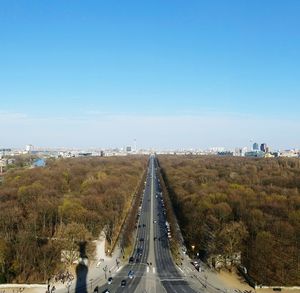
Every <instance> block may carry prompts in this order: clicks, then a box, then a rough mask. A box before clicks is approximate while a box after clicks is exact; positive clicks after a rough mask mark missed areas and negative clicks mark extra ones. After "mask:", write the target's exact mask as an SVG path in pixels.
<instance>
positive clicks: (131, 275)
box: [128, 270, 134, 279]
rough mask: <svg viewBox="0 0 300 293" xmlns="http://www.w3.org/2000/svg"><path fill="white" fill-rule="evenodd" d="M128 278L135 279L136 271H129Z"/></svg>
mask: <svg viewBox="0 0 300 293" xmlns="http://www.w3.org/2000/svg"><path fill="white" fill-rule="evenodd" d="M128 277H129V279H133V277H134V271H131V270H130V271H129V273H128Z"/></svg>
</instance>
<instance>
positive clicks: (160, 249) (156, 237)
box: [98, 156, 200, 293]
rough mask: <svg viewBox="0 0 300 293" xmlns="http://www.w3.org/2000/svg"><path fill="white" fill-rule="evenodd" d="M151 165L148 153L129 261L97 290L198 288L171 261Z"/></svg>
mask: <svg viewBox="0 0 300 293" xmlns="http://www.w3.org/2000/svg"><path fill="white" fill-rule="evenodd" d="M155 166H156V159H155V157H154V156H151V157H150V161H149V167H148V173H147V179H146V183H145V190H144V195H143V199H142V202H141V209H140V216H139V220H138V228H137V233H136V243H135V248H134V253H133V255H132V257H133V263H128V264H126V265H125V266H123V267H122V268H121V269H120V270H119V271H118V272H117V273H115V274H114V275H113V276H112V277H113V280H112V283H111V284H108V283H107V284H105V285H103V286H101V287H98V292H99V293H101V292H105V290H106V289H108V290H109V292H113V293H115V292H117V293H119V292H122V293H123V292H124V293H125V292H126V293H127V292H128V293H129V292H130V293H132V292H138V293H152V292H153V293H155V292H157V293H165V292H170V293H190V292H191V293H193V292H200V290H194V289H192V288H191V287H190V284H189V283H188V282H187V281H186V279H185V278H184V276H183V275H182V274H181V273H180V272H179V270H178V269H177V267H176V265H175V264H174V262H173V259H172V256H171V253H170V249H169V242H168V236H167V229H166V226H165V224H166V217H165V213H164V204H163V200H162V196H161V189H160V185H159V181H158V179H157V176H156V172H155ZM130 271H132V272H133V276H132V278H131V277H130V276H129V272H130ZM108 276H109V275H108ZM122 280H125V281H126V285H125V286H124V287H122V286H121V282H122Z"/></svg>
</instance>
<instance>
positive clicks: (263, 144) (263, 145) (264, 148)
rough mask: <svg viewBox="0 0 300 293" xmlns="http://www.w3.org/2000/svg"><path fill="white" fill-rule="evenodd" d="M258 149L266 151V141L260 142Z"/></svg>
mask: <svg viewBox="0 0 300 293" xmlns="http://www.w3.org/2000/svg"><path fill="white" fill-rule="evenodd" d="M260 150H261V151H262V152H264V153H265V152H266V151H267V144H266V143H262V144H261V145H260Z"/></svg>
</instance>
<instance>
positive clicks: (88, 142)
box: [0, 1, 300, 149]
mask: <svg viewBox="0 0 300 293" xmlns="http://www.w3.org/2000/svg"><path fill="white" fill-rule="evenodd" d="M299 12H300V3H299V2H298V1H289V2H288V3H283V2H282V1H264V3H261V1H251V3H249V2H248V3H247V2H246V1H245V2H242V1H226V2H224V1H223V2H222V1H216V2H213V3H212V2H201V3H200V2H199V1H190V2H189V5H186V3H183V2H182V1H166V2H164V3H162V2H160V1H151V2H140V1H126V3H125V2H124V3H118V2H116V1H110V2H109V3H108V2H104V1H103V2H102V1H101V2H100V1H89V2H88V4H87V3H86V2H83V1H79V2H76V3H73V4H72V6H70V5H68V3H67V2H63V1H51V4H49V3H48V4H45V3H42V2H34V1H4V2H3V3H2V9H1V11H0V43H1V47H0V53H1V54H0V102H1V106H0V123H1V129H2V131H1V141H0V146H3V147H21V146H24V145H26V144H33V145H37V146H38V145H40V146H49V147H57V146H67V147H82V148H86V147H92V146H94V147H121V146H124V145H130V144H133V140H134V139H136V140H137V144H138V146H139V147H141V148H151V147H153V148H208V147H213V146H224V147H226V148H233V147H236V146H250V145H251V143H250V141H251V140H253V141H259V142H266V143H268V145H271V146H272V147H273V148H274V149H288V148H300V138H299V136H298V135H297V134H298V133H299V128H300V118H299V108H300V99H299V94H300V88H299V82H298V81H299V79H300V59H299V58H298V55H299V53H298V52H299V51H300V40H299V37H298V35H299V32H298V28H299V26H300V20H299V18H298V15H299Z"/></svg>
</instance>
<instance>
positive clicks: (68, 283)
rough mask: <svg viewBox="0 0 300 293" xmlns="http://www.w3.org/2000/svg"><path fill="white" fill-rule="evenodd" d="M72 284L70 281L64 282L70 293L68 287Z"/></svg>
mask: <svg viewBox="0 0 300 293" xmlns="http://www.w3.org/2000/svg"><path fill="white" fill-rule="evenodd" d="M71 285H72V281H70V280H68V281H67V283H66V287H67V289H68V293H70V287H71Z"/></svg>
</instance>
